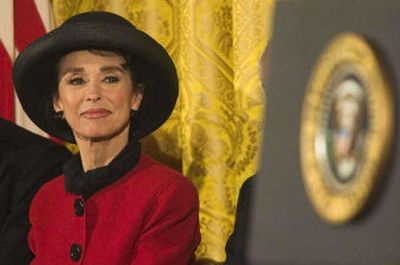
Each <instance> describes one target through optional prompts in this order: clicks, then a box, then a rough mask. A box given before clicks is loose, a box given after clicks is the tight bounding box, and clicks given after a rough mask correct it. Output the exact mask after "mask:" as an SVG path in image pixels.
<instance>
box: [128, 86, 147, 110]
mask: <svg viewBox="0 0 400 265" xmlns="http://www.w3.org/2000/svg"><path fill="white" fill-rule="evenodd" d="M143 94H144V85H143V84H137V85H136V87H135V89H134V91H133V95H132V102H131V109H132V110H138V109H139V107H140V104H141V103H142V100H143Z"/></svg>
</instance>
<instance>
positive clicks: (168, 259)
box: [131, 177, 200, 265]
mask: <svg viewBox="0 0 400 265" xmlns="http://www.w3.org/2000/svg"><path fill="white" fill-rule="evenodd" d="M199 242H200V229H199V201H198V195H197V191H196V189H195V188H194V186H193V185H192V184H191V183H190V182H189V181H188V180H187V179H185V178H183V177H182V178H180V179H179V180H178V181H175V182H173V183H170V184H169V185H168V186H167V187H166V188H164V189H163V190H162V191H161V192H159V194H158V196H157V198H156V200H155V203H154V205H153V208H152V209H151V212H150V214H149V216H148V218H147V221H145V224H144V227H143V233H142V235H141V237H140V239H139V243H138V247H137V249H136V250H135V253H134V257H133V259H132V263H131V265H171V264H174V265H188V264H192V263H194V251H195V250H196V248H197V245H198V244H199Z"/></svg>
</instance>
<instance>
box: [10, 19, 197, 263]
mask: <svg viewBox="0 0 400 265" xmlns="http://www.w3.org/2000/svg"><path fill="white" fill-rule="evenodd" d="M13 75H14V82H15V87H16V91H17V94H18V97H19V99H20V101H21V104H22V106H23V108H24V110H25V111H26V113H27V114H28V115H29V116H30V118H31V119H32V120H33V121H34V122H35V123H36V124H37V125H38V126H39V127H41V128H42V129H43V130H45V131H47V132H48V133H50V134H52V135H55V136H57V137H59V138H60V139H62V140H64V141H69V142H76V144H77V145H78V147H79V150H80V153H79V154H78V155H76V156H75V157H74V158H73V159H71V161H69V162H68V163H66V164H65V165H64V175H63V176H60V177H58V178H56V179H55V180H53V181H51V182H49V183H48V184H46V185H45V186H44V187H43V188H42V189H41V190H40V191H39V192H38V194H37V195H36V196H35V198H34V200H33V202H32V205H31V210H30V220H31V223H32V228H31V230H30V233H29V244H30V248H31V249H32V251H33V252H34V254H35V259H34V260H33V262H32V264H41V265H42V264H70V263H71V262H72V263H74V262H79V263H81V264H121V265H122V264H123V265H126V264H140V265H145V264H166V265H172V264H174V265H179V264H191V263H192V262H193V261H194V251H195V249H196V247H197V245H198V243H199V240H200V235H199V224H198V196H197V193H196V190H195V188H194V187H193V185H192V184H191V183H190V182H189V181H188V180H187V179H186V178H185V177H183V176H182V175H180V174H179V173H177V172H175V171H174V170H172V169H170V168H167V167H166V166H163V165H160V164H159V163H157V162H155V161H153V160H151V159H150V158H149V157H147V156H145V155H143V154H141V153H140V144H139V141H138V140H139V139H140V138H142V137H143V136H145V135H147V134H148V133H150V132H152V131H154V130H155V129H156V128H158V127H159V126H160V125H161V124H163V123H164V122H165V120H166V119H167V118H168V117H169V115H170V113H171V112H172V110H173V108H174V105H175V102H176V98H177V93H178V88H177V87H178V85H177V76H176V71H175V67H174V65H173V63H172V61H171V59H170V57H169V56H168V54H167V53H166V51H165V50H164V49H163V48H162V47H161V46H160V45H159V44H158V43H157V42H156V41H154V40H153V39H152V38H150V37H149V36H148V35H146V34H145V33H144V32H141V31H139V30H137V29H136V28H135V27H134V26H133V25H132V24H130V23H129V22H128V21H127V20H125V19H123V18H122V17H120V16H117V15H115V14H111V13H107V12H89V13H84V14H80V15H77V16H74V17H72V18H70V19H69V20H67V21H66V22H65V23H64V24H63V25H61V26H60V27H59V28H57V29H55V30H53V31H52V32H50V33H48V34H46V35H45V36H43V37H41V38H39V39H38V40H36V41H35V42H33V43H32V44H31V45H30V46H29V47H27V48H26V49H25V50H24V51H23V52H22V53H21V54H20V55H19V56H18V58H17V60H16V62H15V64H14V69H13Z"/></svg>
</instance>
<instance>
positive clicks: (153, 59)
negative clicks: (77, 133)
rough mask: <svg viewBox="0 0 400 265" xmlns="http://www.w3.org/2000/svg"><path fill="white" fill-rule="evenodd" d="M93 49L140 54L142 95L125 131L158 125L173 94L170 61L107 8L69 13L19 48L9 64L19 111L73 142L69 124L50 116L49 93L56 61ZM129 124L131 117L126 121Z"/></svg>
mask: <svg viewBox="0 0 400 265" xmlns="http://www.w3.org/2000/svg"><path fill="white" fill-rule="evenodd" d="M86 49H98V50H111V51H120V52H122V53H127V54H129V55H131V56H132V57H133V58H140V59H141V61H143V63H144V64H145V65H144V66H143V67H146V68H147V69H149V72H150V76H149V77H148V78H149V79H151V80H149V81H151V82H147V83H146V82H145V83H146V87H145V89H144V97H143V100H142V103H141V106H140V108H139V113H138V117H137V119H138V120H137V121H136V122H135V124H132V126H131V132H130V133H131V136H133V137H135V138H137V139H140V138H142V137H143V136H145V135H147V134H149V133H151V132H153V131H154V130H156V129H157V128H158V127H160V126H161V125H162V124H163V123H164V122H165V121H166V120H167V119H168V117H169V116H170V114H171V113H172V111H173V109H174V106H175V103H176V99H177V97H178V78H177V74H176V69H175V65H174V63H173V62H172V60H171V58H170V56H169V55H168V53H167V51H166V50H165V49H164V48H163V47H162V46H161V45H160V44H159V43H158V42H157V41H155V40H154V39H153V38H151V37H150V36H149V35H147V34H146V33H144V32H143V31H140V30H138V29H137V28H136V27H135V26H133V25H132V24H131V23H130V22H129V21H127V20H126V19H124V18H122V17H121V16H118V15H116V14H113V13H108V12H88V13H82V14H79V15H76V16H73V17H71V18H70V19H68V20H66V21H65V22H64V23H63V24H62V25H61V26H60V27H58V28H56V29H54V30H53V31H50V32H49V33H47V34H46V35H44V36H42V37H40V38H38V39H37V40H35V41H34V42H33V43H31V44H30V45H29V46H28V47H27V48H26V49H24V50H23V51H22V52H21V53H20V54H19V56H18V57H17V58H16V60H15V63H14V66H13V79H14V85H15V89H16V93H17V96H18V98H19V100H20V102H21V105H22V107H23V109H24V111H25V112H26V113H27V114H28V116H29V117H30V118H31V120H32V121H33V122H34V123H35V124H36V125H37V126H38V127H39V128H41V129H42V130H44V131H45V132H47V133H49V134H50V135H53V136H56V137H58V138H59V139H61V140H64V141H67V142H75V139H74V137H73V134H72V131H71V128H70V127H69V126H67V125H65V124H63V123H60V122H59V121H57V119H55V118H54V117H55V112H54V109H53V95H54V92H55V91H56V90H57V89H58V81H57V64H58V63H59V61H60V59H61V58H62V57H63V56H64V55H66V54H67V53H69V52H72V51H78V50H86ZM131 123H132V121H131Z"/></svg>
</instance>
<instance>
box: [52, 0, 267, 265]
mask: <svg viewBox="0 0 400 265" xmlns="http://www.w3.org/2000/svg"><path fill="white" fill-rule="evenodd" d="M274 4H275V0H131V1H129V0H53V8H54V13H55V19H56V24H57V25H59V24H60V23H62V22H63V21H64V20H65V19H67V18H68V17H70V16H72V15H74V14H76V13H80V12H84V11H89V10H107V11H111V12H115V13H118V14H120V15H122V16H124V17H126V18H127V19H129V20H130V21H131V22H132V23H133V24H134V25H136V26H137V27H138V28H140V29H141V30H144V31H146V32H147V33H148V34H149V35H151V36H152V37H154V38H155V39H157V40H158V41H159V42H160V43H161V44H163V45H164V47H166V49H167V50H168V52H169V53H170V55H171V56H172V58H173V59H174V62H175V64H176V66H177V69H178V74H179V79H180V95H179V99H178V104H177V106H176V108H175V110H174V112H173V115H172V116H171V118H170V119H169V120H168V122H167V123H166V124H164V125H163V126H162V127H161V128H160V129H158V130H157V131H156V132H155V133H153V134H152V135H150V136H148V137H147V138H146V139H144V140H143V150H144V151H145V152H147V153H149V154H151V155H152V156H153V157H154V158H155V159H157V160H159V161H161V162H163V163H165V164H168V165H169V166H172V167H174V168H176V169H178V170H180V171H181V172H182V173H183V174H184V175H185V176H187V177H188V178H190V179H191V180H192V181H193V183H194V184H195V185H196V187H197V189H198V191H199V195H200V207H201V210H200V222H201V233H202V243H201V244H200V247H199V248H198V250H197V257H198V258H199V259H209V260H214V261H216V262H223V261H224V260H225V251H224V248H225V243H226V240H227V239H228V237H229V235H230V233H231V232H232V228H233V222H234V215H235V210H236V201H237V197H238V193H239V189H240V186H241V184H242V183H243V182H244V181H245V180H246V179H247V178H248V177H250V176H252V175H254V173H255V171H256V168H257V161H258V154H259V146H260V140H261V133H262V131H261V128H262V122H263V118H264V117H263V110H264V107H265V95H264V90H263V88H262V86H261V82H260V78H259V64H258V62H259V57H260V54H261V52H262V50H263V48H264V47H265V45H266V43H267V41H268V39H269V37H270V26H271V18H272V13H273V8H274Z"/></svg>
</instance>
